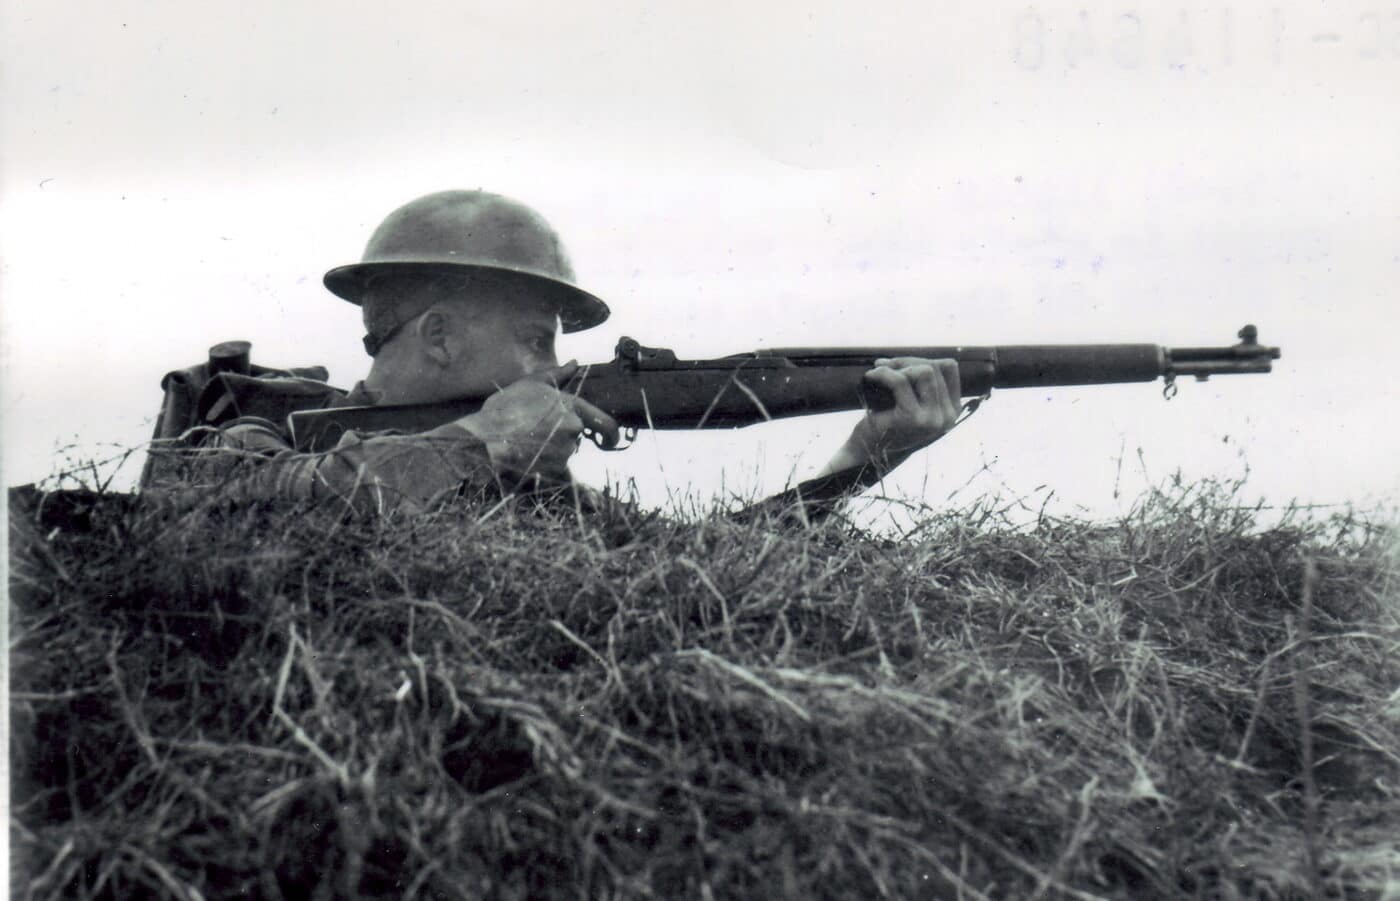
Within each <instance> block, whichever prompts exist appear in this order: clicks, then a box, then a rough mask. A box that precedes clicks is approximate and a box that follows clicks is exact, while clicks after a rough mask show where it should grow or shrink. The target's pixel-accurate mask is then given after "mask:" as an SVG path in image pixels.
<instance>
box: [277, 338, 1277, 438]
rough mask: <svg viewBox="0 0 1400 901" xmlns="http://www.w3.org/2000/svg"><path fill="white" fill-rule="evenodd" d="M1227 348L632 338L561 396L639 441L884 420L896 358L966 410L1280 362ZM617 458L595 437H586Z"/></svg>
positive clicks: (1250, 343)
mask: <svg viewBox="0 0 1400 901" xmlns="http://www.w3.org/2000/svg"><path fill="white" fill-rule="evenodd" d="M1239 338H1240V341H1239V343H1237V344H1234V345H1230V346H1224V347H1185V348H1168V347H1162V346H1160V345H1157V344H1025V345H1001V346H994V347H961V346H943V347H937V346H925V347H854V348H823V347H783V348H774V349H771V350H761V351H755V352H752V353H745V354H735V355H733V356H728V357H719V358H716V359H707V360H682V359H678V358H677V357H676V355H675V353H674V352H673V351H671V350H668V349H666V348H658V347H646V346H644V345H642V344H640V343H639V342H637V341H636V340H634V339H632V338H622V339H621V340H619V341H618V343H617V350H616V355H615V357H614V358H613V360H612V361H611V362H608V363H597V364H592V365H589V366H584V367H582V368H580V370H579V372H578V374H577V375H576V376H575V377H574V378H573V379H572V380H570V381H569V383H568V384H566V385H563V386H561V390H564V391H569V392H571V393H575V394H577V395H578V396H580V397H582V398H583V399H585V400H587V401H589V402H590V403H592V404H594V405H595V406H597V407H599V408H601V409H603V410H605V411H606V412H608V413H609V414H611V415H612V417H613V418H614V419H616V420H617V422H618V424H619V425H620V426H622V427H623V428H624V429H625V430H627V431H628V432H629V433H630V434H632V435H635V432H636V430H638V429H643V428H648V429H704V428H737V427H740V426H746V425H752V424H754V423H758V422H764V421H767V420H772V419H783V418H787V417H791V416H808V415H813V414H817V413H833V412H839V411H842V410H860V409H866V408H868V409H874V410H881V409H887V408H889V407H891V406H893V404H894V399H893V398H892V397H891V396H890V395H889V393H888V392H887V391H885V390H884V389H883V388H880V387H878V386H875V385H873V384H871V383H870V382H869V381H867V380H866V378H865V373H866V372H867V371H869V370H870V369H871V368H873V367H874V365H875V361H876V360H877V359H881V358H892V357H920V358H923V359H953V360H957V361H958V372H959V376H960V379H961V387H962V395H963V397H964V398H973V397H982V396H985V395H988V394H990V393H991V392H992V390H993V389H994V388H1055V387H1069V386H1074V385H1104V384H1115V383H1119V382H1150V381H1154V380H1156V379H1158V378H1162V379H1165V380H1166V391H1167V395H1168V396H1171V394H1173V393H1174V392H1175V380H1176V378H1177V377H1178V376H1183V375H1189V376H1195V377H1196V378H1197V379H1199V380H1204V379H1207V378H1209V377H1210V376H1213V375H1235V374H1240V373H1257V372H1269V371H1270V370H1271V369H1272V362H1273V361H1274V360H1277V359H1278V358H1279V356H1280V352H1279V349H1278V348H1276V347H1266V346H1264V345H1261V344H1259V342H1258V330H1257V329H1256V328H1255V327H1254V326H1252V325H1247V326H1245V327H1244V328H1242V329H1240V331H1239ZM484 400H485V398H462V399H461V400H454V401H446V402H439V403H434V404H412V405H398V406H375V407H342V408H338V409H329V410H313V411H304V412H298V413H293V414H292V415H291V417H290V418H289V421H288V426H289V429H290V431H291V435H292V438H293V441H294V443H295V445H296V447H297V448H298V449H299V450H303V451H319V450H326V449H328V448H330V447H332V446H334V444H335V442H336V441H338V440H339V438H340V436H341V435H342V434H344V432H346V431H350V430H353V431H357V432H379V431H398V432H419V431H425V430H427V429H431V428H434V427H436V426H439V425H442V424H443V423H446V422H451V421H452V420H454V419H458V418H461V417H462V416H466V415H469V414H471V413H474V412H475V411H476V410H478V409H480V407H481V404H482V402H483V401H484ZM590 437H592V438H593V440H594V442H595V443H596V444H598V446H599V447H602V448H603V449H604V450H614V449H616V447H615V446H612V445H609V444H607V443H606V442H605V441H603V440H602V439H601V437H600V436H590Z"/></svg>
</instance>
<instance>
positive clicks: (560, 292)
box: [322, 261, 611, 332]
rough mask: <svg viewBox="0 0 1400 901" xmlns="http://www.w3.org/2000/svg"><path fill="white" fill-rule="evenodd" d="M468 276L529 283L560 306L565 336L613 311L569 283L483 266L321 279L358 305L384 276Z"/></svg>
mask: <svg viewBox="0 0 1400 901" xmlns="http://www.w3.org/2000/svg"><path fill="white" fill-rule="evenodd" d="M466 272H491V273H497V274H503V275H507V276H510V277H511V278H513V279H523V280H525V281H527V282H528V283H529V284H530V286H531V288H532V289H533V290H535V291H537V292H538V293H539V295H540V296H541V297H547V298H549V299H551V300H553V301H554V302H555V303H557V304H558V306H559V324H560V327H561V328H562V329H563V330H564V331H566V332H581V331H583V330H584V329H589V328H593V326H595V325H601V324H602V323H603V322H604V320H606V319H607V318H608V315H609V314H610V313H611V311H610V310H609V309H608V305H607V304H605V303H603V301H601V300H599V299H598V298H597V297H594V296H593V295H592V294H589V293H588V292H587V291H585V290H583V289H582V288H578V287H575V286H574V285H571V284H569V283H568V282H562V281H559V280H558V279H554V278H550V277H548V276H545V275H540V274H539V273H537V272H529V271H527V270H523V269H511V268H509V267H507V266H483V265H480V264H477V263H440V262H409V261H403V262H384V263H351V264H350V265H348V266H337V267H336V268H334V269H332V270H331V271H329V272H327V273H326V274H325V276H324V278H322V282H323V283H324V284H325V286H326V289H327V290H328V291H330V292H331V293H332V294H334V295H335V296H336V297H340V298H343V299H344V300H348V301H350V302H351V303H353V304H355V305H357V306H358V305H359V304H360V302H361V301H362V299H363V298H364V294H365V291H366V289H367V288H368V287H369V283H370V280H371V279H372V278H377V277H380V276H384V275H391V274H394V273H401V274H404V275H434V274H442V275H461V274H463V273H466Z"/></svg>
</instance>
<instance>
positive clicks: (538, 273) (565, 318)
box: [142, 191, 962, 509]
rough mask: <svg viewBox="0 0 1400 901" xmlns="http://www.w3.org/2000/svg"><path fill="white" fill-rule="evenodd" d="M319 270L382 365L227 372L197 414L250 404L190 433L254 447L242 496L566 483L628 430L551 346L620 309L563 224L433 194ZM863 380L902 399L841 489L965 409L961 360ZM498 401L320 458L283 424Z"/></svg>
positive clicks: (203, 441) (840, 465)
mask: <svg viewBox="0 0 1400 901" xmlns="http://www.w3.org/2000/svg"><path fill="white" fill-rule="evenodd" d="M324 281H325V285H326V287H327V288H328V289H329V290H330V291H331V292H332V293H334V294H336V295H337V296H339V297H341V298H344V299H345V300H348V301H350V302H351V303H354V304H357V305H358V306H359V307H360V308H361V312H362V315H363V319H364V324H365V330H366V335H365V337H364V344H365V350H366V351H367V352H368V353H369V355H370V356H371V357H372V358H373V363H372V365H371V368H370V372H369V374H368V376H367V377H366V378H365V379H364V381H362V382H360V383H359V384H357V385H355V386H354V388H352V389H351V390H350V391H349V392H341V391H339V390H337V389H334V388H331V387H330V386H329V385H326V384H325V383H324V382H321V381H318V380H316V379H307V378H304V377H298V375H297V374H295V373H284V372H266V371H265V372H263V373H260V375H262V376H263V378H258V379H249V378H247V377H239V376H236V375H235V376H229V377H226V378H225V379H224V380H223V381H222V382H221V386H222V387H221V390H222V391H223V392H224V394H223V395H220V396H219V397H218V398H216V399H215V401H213V402H211V401H210V400H209V399H208V395H209V394H210V392H209V391H205V392H204V395H205V396H204V397H203V398H201V401H200V404H199V408H200V409H201V410H204V411H206V416H208V415H209V414H210V413H212V412H215V411H216V410H218V409H220V408H224V409H226V408H230V407H231V408H232V409H233V411H234V412H235V413H237V414H240V415H235V416H233V417H231V418H228V417H225V418H223V419H221V420H219V425H218V428H216V429H209V428H205V429H201V430H199V431H201V432H202V433H203V434H202V437H200V438H199V439H198V440H197V441H196V442H194V443H197V444H198V445H199V450H198V453H199V454H200V455H201V456H202V457H203V459H205V460H206V461H207V460H209V459H211V457H210V455H209V454H208V453H207V452H209V451H217V452H219V453H218V454H217V456H218V458H219V459H221V460H225V461H226V460H228V459H230V456H232V457H234V458H244V459H246V458H251V459H252V465H251V466H249V467H246V468H243V469H242V470H241V472H240V474H239V478H238V479H237V481H238V484H239V485H240V486H241V490H243V491H246V492H250V493H252V494H255V495H260V496H276V497H285V498H293V499H314V498H320V497H326V496H335V497H340V498H342V499H345V500H347V501H351V502H353V503H356V504H359V505H365V504H367V503H368V504H372V505H373V506H376V507H379V508H381V509H387V508H390V507H395V508H401V509H402V508H407V509H419V508H422V507H424V506H425V505H428V504H430V503H432V502H433V501H434V500H435V499H437V498H439V497H441V496H443V495H444V494H450V493H456V492H461V491H463V490H464V489H473V488H492V489H495V490H500V491H507V492H509V491H514V490H519V489H521V488H537V487H540V486H550V485H552V486H559V485H568V484H570V477H569V473H568V462H569V459H570V458H571V457H572V455H573V453H574V452H575V450H576V449H577V447H578V445H579V439H580V436H581V435H582V434H584V433H585V430H592V431H594V432H597V433H599V434H602V435H607V436H610V437H613V438H615V436H616V433H617V429H618V426H617V423H616V422H614V421H613V420H612V418H611V417H610V416H609V415H608V414H607V413H605V412H604V411H602V410H600V409H598V408H597V407H595V406H593V405H592V404H590V403H588V402H587V401H586V400H583V399H582V398H580V397H577V396H574V395H572V394H570V393H568V392H565V391H560V390H559V388H558V386H559V385H562V384H564V383H565V382H566V381H567V380H568V379H569V378H570V377H571V376H572V375H573V374H574V372H575V371H576V370H577V367H578V364H577V363H576V362H573V361H571V362H569V363H566V364H564V365H560V364H559V361H558V358H557V356H556V353H555V337H556V335H557V333H558V332H559V331H560V330H561V329H562V331H564V332H576V331H580V330H583V329H587V328H592V327H594V326H596V325H599V324H600V323H602V322H603V321H604V320H606V319H607V317H608V315H609V310H608V307H607V305H606V304H605V303H604V302H603V301H602V300H600V299H598V298H597V297H595V296H594V295H592V294H591V293H589V292H587V291H585V290H583V289H582V288H580V287H579V286H578V285H577V284H576V282H575V278H574V273H573V269H572V267H571V265H570V263H569V260H568V257H567V255H566V254H565V251H564V248H563V245H562V244H561V242H560V240H559V237H558V235H557V234H556V233H555V232H554V230H553V229H552V228H551V227H550V226H549V224H548V223H547V222H545V220H544V219H543V218H542V217H541V216H540V215H539V214H537V213H536V212H534V211H533V210H531V209H529V208H528V207H526V206H524V205H523V204H521V203H519V202H516V201H514V200H511V199H509V198H506V197H502V196H500V195H497V194H491V193H487V192H484V191H444V192H440V193H436V194H430V195H428V196H425V197H421V198H419V199H417V200H414V201H412V202H410V203H408V204H406V205H404V206H402V207H400V208H399V209H397V210H395V211H394V212H392V213H391V214H389V216H388V217H387V218H386V219H385V220H384V222H383V223H382V224H381V225H380V226H379V228H378V229H377V230H376V231H375V232H374V234H373V236H372V237H371V238H370V240H369V244H368V245H367V247H366V249H365V252H364V255H363V259H362V260H361V261H360V262H359V263H354V264H350V265H347V266H340V267H338V268H335V269H332V270H331V271H330V272H328V273H326V276H325V279H324ZM172 375H175V374H172ZM205 375H206V376H207V373H205ZM269 376H270V377H269ZM167 378H168V379H169V377H167ZM866 378H867V379H868V380H869V381H871V382H872V383H875V384H878V385H882V386H884V387H885V388H886V389H887V390H888V391H889V392H890V394H891V395H892V396H893V397H894V399H895V404H894V406H893V407H892V408H890V409H887V410H881V411H868V412H867V413H866V415H865V416H864V418H863V419H862V420H861V421H860V422H859V423H858V424H857V425H856V427H855V429H854V431H853V432H852V433H851V435H850V437H849V438H848V439H847V441H846V442H845V444H843V445H842V447H841V448H840V449H839V450H838V452H837V453H836V455H835V456H834V457H833V458H832V460H831V461H830V462H828V463H827V465H826V466H825V467H824V468H823V469H822V470H821V472H819V473H818V480H826V482H827V483H828V489H827V490H828V493H831V492H830V486H831V485H835V486H836V491H835V492H834V494H835V495H837V496H844V495H846V494H849V493H852V492H854V491H857V490H859V489H860V488H863V487H865V486H867V485H869V484H871V483H873V482H874V481H875V480H877V479H878V478H880V477H883V475H884V474H886V473H887V472H888V471H889V470H890V469H892V468H893V467H894V466H896V465H898V464H899V463H900V462H902V461H903V460H904V459H906V458H907V457H908V456H909V455H910V454H912V453H913V452H914V451H916V450H918V449H920V448H922V447H925V446H927V445H929V444H931V443H932V442H933V441H935V440H937V439H938V438H939V437H941V436H942V435H943V434H945V433H946V432H947V431H948V430H949V429H950V428H952V427H953V425H954V423H955V422H956V421H957V418H958V416H959V414H960V412H961V407H962V403H961V393H960V390H959V379H958V368H957V364H956V363H955V362H954V361H952V360H925V359H918V358H907V357H901V358H895V359H884V360H877V361H876V365H875V367H874V368H873V369H871V370H870V371H869V372H868V373H867V375H866ZM229 379H232V381H231V382H230V381H229ZM230 384H232V385H234V386H235V387H237V388H238V389H239V390H236V391H230V390H229V387H228V386H229V385H230ZM488 394H489V397H488V399H487V400H486V401H485V403H484V404H483V405H482V407H481V408H480V409H479V410H478V411H476V412H474V413H472V414H470V415H467V416H463V417H461V418H459V419H457V420H455V421H453V422H449V423H446V424H444V425H442V426H440V427H438V428H436V429H433V430H431V431H429V432H425V433H421V434H413V435H404V434H378V435H357V434H354V433H347V434H346V435H345V436H344V437H343V438H342V439H341V441H340V442H339V444H337V445H336V446H335V447H334V448H333V449H332V450H330V451H326V452H322V453H316V454H306V453H298V452H297V451H296V450H294V449H293V447H292V445H291V442H290V436H289V435H288V434H287V433H286V430H285V426H284V422H285V413H287V412H290V411H291V410H294V409H315V408H325V407H334V406H351V405H356V406H358V405H366V404H421V403H432V402H435V401H442V400H450V399H453V398H457V397H463V396H470V395H488ZM169 406H170V398H169V389H168V388H167V407H169ZM166 412H167V413H168V412H169V411H168V410H167V411H166ZM210 418H211V419H215V418H217V417H210ZM170 419H171V417H170V416H169V415H163V417H162V424H158V426H157V437H166V438H171V437H174V436H173V434H170V432H171V428H170V421H169V420H170ZM163 428H164V429H165V430H166V433H165V434H164V435H163V434H162V429H163ZM180 443H181V444H184V445H188V444H189V443H191V442H190V436H189V435H188V434H186V435H184V436H183V437H182V440H181V442H180ZM158 444H159V442H158ZM159 460H160V455H159V453H153V455H152V461H153V462H152V463H150V464H148V466H147V470H146V472H145V474H144V475H143V480H142V482H143V486H145V487H153V486H156V485H159V484H162V483H163V482H168V481H170V473H172V472H173V471H174V470H173V469H171V468H168V467H164V466H162V465H160V463H159ZM184 471H185V472H188V469H185V470H184ZM207 471H220V470H219V467H218V466H215V467H213V468H212V470H209V469H206V472H207Z"/></svg>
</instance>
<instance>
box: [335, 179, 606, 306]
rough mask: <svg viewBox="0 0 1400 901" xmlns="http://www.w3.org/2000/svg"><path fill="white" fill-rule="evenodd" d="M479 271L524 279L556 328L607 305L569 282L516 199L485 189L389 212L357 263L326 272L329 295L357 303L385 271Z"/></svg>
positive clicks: (432, 197)
mask: <svg viewBox="0 0 1400 901" xmlns="http://www.w3.org/2000/svg"><path fill="white" fill-rule="evenodd" d="M464 271H465V272H471V271H485V272H495V273H505V274H508V275H510V276H511V277H518V278H522V279H527V280H528V281H529V282H530V283H531V284H532V286H533V287H535V288H536V289H538V290H539V291H540V292H541V293H542V294H545V295H547V296H552V297H553V298H554V299H555V300H556V301H557V302H558V304H559V319H560V323H561V324H562V327H563V329H564V331H566V332H577V331H581V330H582V329H586V328H592V327H593V326H595V325H598V324H599V323H601V322H602V321H603V320H605V319H607V318H608V312H609V311H608V305H607V304H605V303H603V302H602V301H601V300H599V299H598V298H597V297H594V296H593V295H592V294H589V293H588V292H587V291H584V290H583V289H582V288H580V287H578V286H577V285H575V284H574V270H573V267H572V266H570V265H569V258H568V257H567V256H566V255H565V253H564V247H563V245H562V244H561V243H560V241H559V236H558V235H557V234H555V232H554V229H552V228H550V226H549V223H548V222H546V221H545V220H544V218H543V217H542V216H540V214H539V213H536V212H535V211H534V210H532V209H530V208H529V207H527V206H525V205H524V204H523V203H519V202H518V201H515V200H511V199H510V198H509V197H502V196H501V195H499V194H491V193H488V192H486V191H441V192H439V193H436V194H429V195H427V196H425V197H420V198H418V199H417V200H414V201H411V202H409V203H407V204H404V205H403V206H401V207H399V208H398V209H397V210H394V211H393V212H392V213H390V214H389V215H388V217H387V218H386V219H385V220H384V221H383V222H382V223H381V224H380V226H379V228H377V229H375V231H374V234H373V235H372V236H371V237H370V239H369V244H368V245H366V247H365V253H364V258H363V259H362V260H361V261H360V262H358V263H352V264H350V265H348V266H338V267H336V268H335V269H332V270H331V271H329V272H327V273H326V275H325V279H324V281H325V285H326V287H327V288H328V289H330V291H331V293H333V294H335V295H336V296H338V297H343V298H345V299H346V300H348V301H350V302H351V303H353V304H360V303H361V301H362V299H363V297H364V293H365V289H366V287H367V286H368V285H369V282H370V279H372V278H376V277H379V276H381V275H385V274H390V273H405V274H418V275H431V274H434V273H439V272H441V273H460V272H464Z"/></svg>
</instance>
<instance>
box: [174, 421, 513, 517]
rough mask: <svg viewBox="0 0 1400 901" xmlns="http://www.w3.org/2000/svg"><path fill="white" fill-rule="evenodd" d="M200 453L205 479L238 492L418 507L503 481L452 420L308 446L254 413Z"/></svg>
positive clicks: (385, 507)
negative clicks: (308, 449)
mask: <svg viewBox="0 0 1400 901" xmlns="http://www.w3.org/2000/svg"><path fill="white" fill-rule="evenodd" d="M198 453H200V454H201V455H205V461H204V466H202V467H201V469H202V470H203V472H202V473H201V478H200V481H202V482H205V483H206V485H207V487H209V488H219V489H221V490H223V491H227V492H229V493H231V494H233V495H234V496H237V497H257V498H281V499H285V500H323V499H328V498H335V499H339V500H342V501H345V502H346V503H348V504H351V505H353V506H355V507H357V508H361V509H368V510H378V511H381V512H387V511H389V510H391V509H397V510H405V511H409V512H412V511H415V510H421V509H423V508H425V507H427V506H429V505H430V504H432V503H433V502H434V501H436V500H438V499H440V498H442V497H444V496H448V495H454V494H457V493H459V492H463V491H466V492H472V493H476V492H480V491H483V490H487V489H499V487H500V486H499V485H498V484H497V478H496V474H495V471H494V470H493V468H492V466H491V460H490V457H489V455H488V454H487V452H486V447H485V445H483V444H482V443H481V441H480V440H478V439H477V438H476V437H475V436H473V435H472V434H471V433H469V432H467V431H466V430H465V429H463V428H461V427H460V426H457V425H455V424H451V423H449V424H447V425H444V426H440V427H438V428H436V429H434V430H432V431H430V432H423V433H421V434H414V435H398V434H388V435H372V436H367V437H361V436H359V435H357V434H355V433H354V432H347V433H346V434H345V435H344V436H342V438H341V440H340V442H339V443H338V444H337V445H336V446H335V447H334V448H332V449H330V450H328V451H324V452H321V453H314V454H308V453H301V452H298V451H296V450H295V449H293V448H292V447H291V445H290V444H289V443H288V441H287V439H286V438H285V436H283V435H282V433H281V432H280V431H279V430H278V429H277V428H276V427H275V426H273V424H272V423H271V422H267V421H264V420H259V419H254V418H251V417H248V418H245V419H241V420H236V421H235V422H233V423H230V424H229V425H228V426H226V427H224V428H222V429H220V430H219V432H218V434H217V435H216V436H214V437H213V440H211V441H209V442H208V443H206V445H205V446H204V447H203V448H201V449H200V450H199V451H198ZM215 483H216V484H215Z"/></svg>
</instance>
